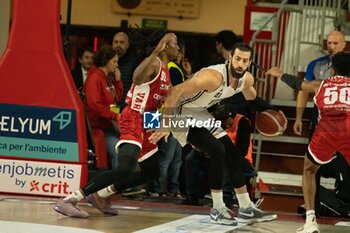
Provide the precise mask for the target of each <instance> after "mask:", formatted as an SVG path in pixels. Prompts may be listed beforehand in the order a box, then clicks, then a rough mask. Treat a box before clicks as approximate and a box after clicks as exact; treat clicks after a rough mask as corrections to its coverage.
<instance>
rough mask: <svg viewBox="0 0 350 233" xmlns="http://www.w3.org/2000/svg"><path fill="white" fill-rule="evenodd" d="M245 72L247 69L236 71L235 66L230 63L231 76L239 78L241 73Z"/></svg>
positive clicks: (241, 75)
mask: <svg viewBox="0 0 350 233" xmlns="http://www.w3.org/2000/svg"><path fill="white" fill-rule="evenodd" d="M245 72H247V69H246V70H244V71H243V72H242V73H238V72H237V71H236V70H235V68H234V67H233V65H232V64H231V75H232V77H233V78H236V79H240V78H242V77H243V75H244V74H245Z"/></svg>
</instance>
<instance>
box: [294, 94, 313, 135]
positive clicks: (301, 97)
mask: <svg viewBox="0 0 350 233" xmlns="http://www.w3.org/2000/svg"><path fill="white" fill-rule="evenodd" d="M308 99H309V92H306V91H299V93H298V95H297V99H296V110H295V111H296V114H295V122H294V125H293V130H294V133H295V134H296V135H301V133H302V132H303V122H302V118H303V114H304V111H305V107H306V104H307V100H308Z"/></svg>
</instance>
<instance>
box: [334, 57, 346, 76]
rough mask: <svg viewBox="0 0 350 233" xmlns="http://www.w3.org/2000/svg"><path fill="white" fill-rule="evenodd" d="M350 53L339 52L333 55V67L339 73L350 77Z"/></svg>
mask: <svg viewBox="0 0 350 233" xmlns="http://www.w3.org/2000/svg"><path fill="white" fill-rule="evenodd" d="M349 64H350V53H349V52H339V53H336V54H335V55H334V56H333V57H332V67H333V69H334V71H335V73H336V74H337V75H341V76H348V77H350V65H349Z"/></svg>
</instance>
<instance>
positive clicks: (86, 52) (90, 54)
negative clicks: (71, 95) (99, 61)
mask: <svg viewBox="0 0 350 233" xmlns="http://www.w3.org/2000/svg"><path fill="white" fill-rule="evenodd" d="M93 63H94V51H93V50H92V48H89V47H85V48H83V49H82V50H81V51H80V52H79V65H78V66H77V67H76V68H75V69H74V70H72V71H71V72H72V76H73V79H74V83H75V86H76V88H77V90H78V91H81V89H82V87H83V85H84V83H85V80H86V77H87V73H88V71H89V70H90V69H91V67H92V65H93Z"/></svg>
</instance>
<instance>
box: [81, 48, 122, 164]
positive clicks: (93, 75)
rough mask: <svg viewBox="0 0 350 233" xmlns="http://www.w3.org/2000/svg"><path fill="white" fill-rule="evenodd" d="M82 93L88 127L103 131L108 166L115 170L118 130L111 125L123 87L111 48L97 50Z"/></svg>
mask: <svg viewBox="0 0 350 233" xmlns="http://www.w3.org/2000/svg"><path fill="white" fill-rule="evenodd" d="M111 74H113V75H111ZM83 91H84V93H85V95H86V108H87V116H88V119H89V121H90V127H91V129H101V130H103V132H104V136H105V139H106V145H107V153H108V156H109V163H110V167H111V168H116V167H117V165H118V155H117V153H116V151H115V146H116V144H117V142H118V141H119V130H118V129H117V127H115V126H114V125H113V123H114V124H116V122H115V121H117V120H118V116H119V113H118V112H116V104H117V102H118V101H119V100H120V99H121V96H122V92H123V85H122V82H121V81H120V72H119V69H118V55H117V53H116V51H115V50H113V48H112V47H111V46H109V45H104V46H102V47H101V48H99V49H98V50H97V52H96V55H95V57H94V66H93V67H92V68H91V70H90V71H89V73H88V78H87V79H86V82H85V84H84V87H83Z"/></svg>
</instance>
